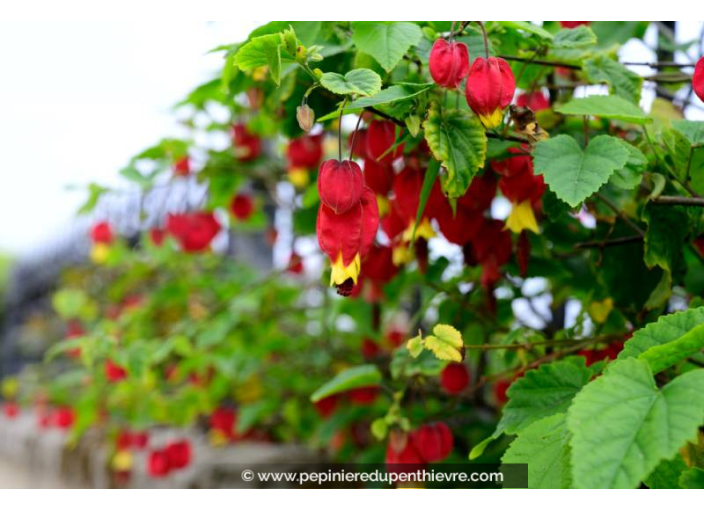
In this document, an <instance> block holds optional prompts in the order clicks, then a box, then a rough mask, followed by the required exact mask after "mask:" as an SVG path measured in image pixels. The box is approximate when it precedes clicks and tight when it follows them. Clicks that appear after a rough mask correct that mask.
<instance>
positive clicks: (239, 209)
mask: <svg viewBox="0 0 704 510" xmlns="http://www.w3.org/2000/svg"><path fill="white" fill-rule="evenodd" d="M230 212H232V215H233V216H234V217H235V218H237V219H238V220H240V221H247V220H248V219H249V218H251V217H252V214H253V213H254V200H252V197H250V196H249V195H245V194H244V193H238V194H237V195H235V196H234V197H232V201H231V202H230Z"/></svg>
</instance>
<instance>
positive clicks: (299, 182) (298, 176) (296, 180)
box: [287, 168, 310, 189]
mask: <svg viewBox="0 0 704 510" xmlns="http://www.w3.org/2000/svg"><path fill="white" fill-rule="evenodd" d="M287 173H288V180H289V181H291V184H293V185H294V186H295V187H296V189H302V188H305V187H306V186H308V183H309V182H310V172H308V170H306V169H305V168H291V169H290V170H289V171H288V172H287Z"/></svg>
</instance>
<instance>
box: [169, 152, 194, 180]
mask: <svg viewBox="0 0 704 510" xmlns="http://www.w3.org/2000/svg"><path fill="white" fill-rule="evenodd" d="M173 172H174V175H177V176H179V177H187V176H188V175H189V174H190V173H191V160H190V159H189V158H188V156H184V157H182V158H180V159H178V160H176V162H175V163H174V167H173Z"/></svg>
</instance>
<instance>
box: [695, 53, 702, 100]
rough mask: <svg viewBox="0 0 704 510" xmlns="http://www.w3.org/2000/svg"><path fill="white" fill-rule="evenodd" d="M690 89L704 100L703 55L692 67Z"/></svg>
mask: <svg viewBox="0 0 704 510" xmlns="http://www.w3.org/2000/svg"><path fill="white" fill-rule="evenodd" d="M692 89H693V90H694V93H695V94H696V95H697V97H698V98H699V99H700V100H701V101H704V57H702V58H700V59H699V60H698V61H697V65H696V66H695V67H694V76H693V77H692Z"/></svg>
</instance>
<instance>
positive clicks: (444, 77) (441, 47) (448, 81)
mask: <svg viewBox="0 0 704 510" xmlns="http://www.w3.org/2000/svg"><path fill="white" fill-rule="evenodd" d="M429 67H430V75H431V76H432V77H433V80H435V83H437V84H438V85H440V86H441V87H445V88H448V89H454V88H457V86H458V85H459V84H460V82H461V81H462V80H463V79H464V77H465V76H467V74H468V73H469V51H468V50H467V45H466V44H464V43H457V42H449V43H448V42H447V41H446V40H445V39H438V40H437V41H435V44H433V49H431V50H430V61H429Z"/></svg>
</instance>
